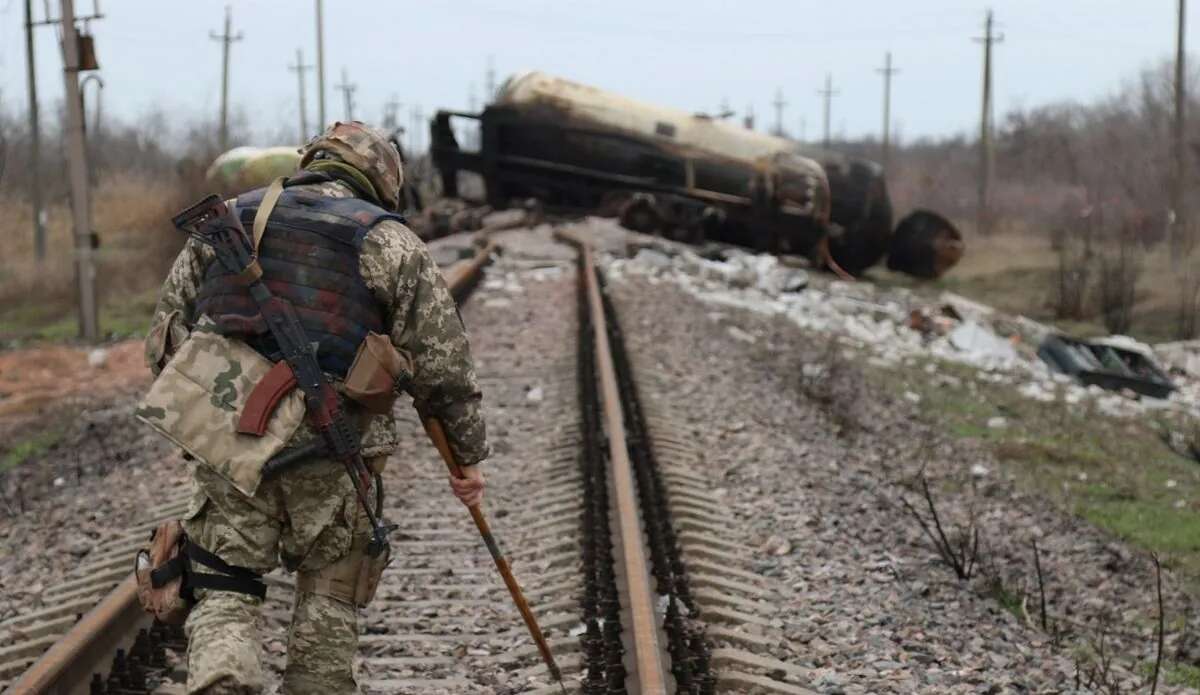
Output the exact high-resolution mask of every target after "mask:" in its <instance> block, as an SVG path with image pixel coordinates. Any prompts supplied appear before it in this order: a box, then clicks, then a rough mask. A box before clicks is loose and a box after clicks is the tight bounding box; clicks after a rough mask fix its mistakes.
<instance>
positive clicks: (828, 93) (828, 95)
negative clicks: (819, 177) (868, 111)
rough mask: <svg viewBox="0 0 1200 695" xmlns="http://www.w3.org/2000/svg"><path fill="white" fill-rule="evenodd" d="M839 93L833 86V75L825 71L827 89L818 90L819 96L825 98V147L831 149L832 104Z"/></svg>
mask: <svg viewBox="0 0 1200 695" xmlns="http://www.w3.org/2000/svg"><path fill="white" fill-rule="evenodd" d="M839 94H841V92H840V91H838V90H836V89H834V88H833V75H832V74H830V73H825V89H818V90H817V96H819V97H821V98H822V99H824V100H825V127H824V139H823V143H824V147H825V149H829V146H830V143H831V141H830V139H829V111H830V104H831V103H832V102H833V98H834V97H836V96H837V95H839Z"/></svg>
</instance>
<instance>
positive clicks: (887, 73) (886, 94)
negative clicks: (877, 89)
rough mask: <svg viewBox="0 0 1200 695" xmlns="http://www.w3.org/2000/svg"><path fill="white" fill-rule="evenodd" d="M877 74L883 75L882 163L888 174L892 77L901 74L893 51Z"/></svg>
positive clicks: (889, 53) (890, 148) (890, 145)
mask: <svg viewBox="0 0 1200 695" xmlns="http://www.w3.org/2000/svg"><path fill="white" fill-rule="evenodd" d="M877 72H879V73H880V74H881V75H883V157H882V161H881V162H880V163H881V164H883V171H884V173H885V174H886V173H887V170H888V161H889V160H890V159H891V155H892V75H895V74H896V73H898V72H900V69H899V68H893V67H892V52H891V51H888V52H887V55H886V57H885V58H884V60H883V67H882V68H878V69H877Z"/></svg>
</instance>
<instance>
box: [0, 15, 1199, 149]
mask: <svg viewBox="0 0 1200 695" xmlns="http://www.w3.org/2000/svg"><path fill="white" fill-rule="evenodd" d="M44 2H46V0H34V5H35V18H37V19H40V18H42V17H43V16H44V9H43V5H44ZM77 2H78V4H79V7H78V8H77V12H79V13H87V12H90V11H91V8H92V0H77ZM50 4H51V5H52V6H53V11H54V12H55V13H57V6H58V2H57V0H51V2H50ZM226 4H227V3H226V2H221V1H218V0H188V1H186V2H184V1H183V0H169V1H168V0H104V1H102V3H101V9H102V10H103V12H104V13H105V17H104V19H102V20H100V21H98V22H95V23H94V24H93V25H92V28H93V32H94V34H95V36H96V47H97V54H98V57H99V61H100V64H101V68H102V70H101V72H100V75H101V77H102V78H103V79H104V81H105V84H106V89H105V92H104V112H105V114H106V115H108V114H116V115H118V116H120V117H122V118H136V117H138V116H139V115H141V114H144V113H146V112H148V111H151V110H153V109H156V108H158V109H162V110H163V111H165V112H166V113H168V114H171V115H172V116H178V117H182V118H185V119H188V118H194V117H195V116H203V115H208V114H212V115H213V116H214V117H215V115H216V113H217V110H218V105H219V103H220V70H221V49H220V44H219V43H218V42H216V41H212V40H211V39H210V38H209V31H210V30H216V31H218V32H219V31H220V29H221V25H222V22H223V12H224V7H225V5H226ZM232 5H233V26H234V30H235V31H240V32H242V33H243V34H244V40H242V41H241V42H238V43H236V44H234V45H233V53H232V66H233V69H232V80H231V100H232V103H233V105H234V106H235V107H236V108H240V109H242V110H244V112H245V113H246V114H248V115H249V116H251V117H252V118H253V120H254V127H255V129H256V131H257V132H259V133H266V132H274V131H277V130H278V129H279V127H281V126H287V127H292V124H297V122H298V110H297V108H298V107H297V90H298V87H297V81H296V75H295V73H292V72H289V71H288V70H287V66H288V64H289V63H291V62H292V61H294V60H295V55H296V49H297V48H303V49H304V52H305V59H306V62H311V61H312V59H313V57H314V55H315V42H316V39H315V12H314V2H313V1H312V0H290V1H285V0H236V1H235V2H233V3H232ZM992 5H993V7H994V10H995V14H996V22H997V27H998V31H999V32H1002V33H1003V34H1004V42H1003V43H1002V44H999V45H998V46H997V47H996V53H995V71H996V77H995V89H996V113H997V115H998V116H999V115H1002V114H1003V113H1004V112H1005V111H1007V110H1009V109H1011V108H1015V107H1018V106H1026V107H1027V106H1033V105H1038V104H1042V103H1047V102H1052V101H1058V100H1064V99H1072V100H1081V101H1087V100H1091V99H1094V98H1098V97H1102V96H1105V95H1107V94H1110V93H1112V92H1114V91H1116V90H1117V89H1118V88H1119V87H1120V86H1121V84H1122V82H1124V81H1127V80H1129V79H1131V78H1133V77H1134V76H1135V75H1136V73H1137V72H1138V71H1139V70H1140V69H1142V68H1143V67H1146V66H1150V65H1153V64H1155V63H1158V62H1159V61H1162V60H1164V59H1168V58H1169V57H1170V56H1171V55H1173V51H1174V41H1175V12H1176V3H1175V0H996V1H995V2H994V3H992ZM986 8H987V4H986V3H983V2H976V1H975V0H911V1H910V2H904V3H900V2H895V1H894V0H857V1H856V0H833V1H830V0H824V1H822V2H815V1H812V0H738V1H736V2H724V1H721V0H604V1H599V0H577V1H575V2H571V1H570V0H444V1H437V0H422V1H420V2H412V1H409V2H403V1H400V0H396V1H388V2H383V1H375V2H365V1H362V2H350V1H348V0H327V2H326V3H325V53H326V58H325V61H326V104H327V106H326V109H327V115H328V118H329V119H333V118H341V117H343V116H344V108H343V101H342V93H341V92H338V91H335V89H334V85H336V84H338V83H339V82H340V80H341V72H342V69H343V68H345V69H346V70H347V72H348V74H349V77H350V81H351V82H353V83H355V84H357V86H358V90H357V92H356V93H355V100H356V104H357V105H356V110H355V115H356V117H358V118H360V119H363V120H368V121H379V120H380V119H381V118H382V113H383V104H384V103H385V102H387V101H388V100H390V99H392V98H395V99H397V100H399V101H401V102H403V103H404V104H405V106H404V109H405V114H404V115H405V117H406V118H407V117H408V113H407V111H408V108H409V106H410V105H412V104H419V105H420V106H421V107H422V108H423V109H424V111H425V112H426V114H428V113H431V112H432V111H433V110H435V109H437V108H445V107H452V108H459V109H462V108H466V107H467V106H468V104H469V99H470V95H471V93H472V92H471V88H472V85H473V86H474V93H475V94H476V95H480V96H481V95H482V92H483V88H484V83H485V72H486V70H487V64H488V57H489V56H493V57H494V60H495V66H496V71H497V73H498V76H499V77H498V79H503V77H505V76H507V75H508V74H510V73H512V72H515V71H518V70H525V69H539V70H545V71H547V72H551V73H554V74H558V75H561V76H564V77H568V78H571V79H575V80H578V81H582V82H586V83H590V84H594V85H597V86H600V87H604V88H607V89H611V90H616V91H619V92H623V93H625V94H628V95H630V96H634V97H637V98H641V99H646V100H652V101H656V102H660V103H662V104H668V105H672V106H676V107H680V108H684V109H687V110H690V111H708V112H714V111H716V110H717V108H718V107H719V105H720V104H721V102H722V100H723V99H728V102H729V104H730V105H731V106H732V108H733V109H735V110H736V111H738V113H739V116H740V115H741V113H742V112H743V111H744V110H745V109H746V107H747V105H753V108H754V111H755V113H756V114H758V117H759V124H760V126H770V125H771V124H773V123H774V111H773V109H772V107H771V101H773V99H774V95H775V91H776V89H777V88H780V89H782V90H783V95H784V99H785V100H786V101H787V103H788V105H787V107H786V110H785V112H784V125H785V127H786V128H787V129H788V130H789V131H791V132H793V133H795V132H797V131H799V130H800V128H801V119H804V120H805V121H806V135H807V137H808V138H809V139H817V138H819V137H820V130H821V103H820V98H819V97H818V96H817V93H816V92H817V90H818V89H819V88H820V87H821V86H822V85H823V82H824V79H825V74H826V72H829V73H831V74H832V76H833V80H834V88H835V89H837V90H839V92H840V93H839V95H838V96H837V97H836V98H835V99H834V101H833V117H832V123H833V131H834V133H835V134H839V133H840V134H842V135H844V136H848V137H857V136H861V135H867V134H877V133H878V132H879V129H880V127H881V103H882V84H883V83H882V78H881V77H880V75H879V74H877V73H876V69H877V68H878V67H880V66H881V65H882V63H883V58H884V53H885V52H886V51H889V50H890V51H891V52H892V54H893V59H894V61H895V65H896V66H897V67H899V68H900V70H901V72H900V74H899V75H897V76H896V78H895V82H894V91H893V111H892V113H893V117H894V123H895V124H896V126H897V128H898V129H899V130H900V131H901V132H902V134H903V136H904V137H905V138H906V139H907V138H912V137H917V136H923V135H933V136H941V135H951V134H954V133H959V132H972V131H973V129H974V128H975V127H976V125H975V124H976V123H977V122H978V118H979V95H980V74H981V64H982V51H981V48H980V45H979V44H978V43H975V42H973V41H972V40H971V38H972V37H974V36H978V35H980V34H981V33H982V26H983V19H984V13H985V10H986ZM1198 9H1200V8H1198ZM1195 14H1196V12H1193V13H1192V15H1193V17H1194V15H1195ZM1189 19H1191V18H1189ZM22 25H23V2H22V0H0V108H2V109H4V110H6V111H8V112H9V113H14V112H20V113H24V111H25V107H26V94H25V45H24V36H23V33H24V32H23V26H22ZM1189 25H1190V26H1191V27H1195V26H1196V24H1195V21H1189ZM36 36H37V71H38V73H37V74H38V81H39V89H40V96H41V101H42V103H43V105H44V106H43V108H45V109H46V110H45V111H44V112H43V113H44V114H46V118H53V117H54V116H53V114H54V113H55V111H54V110H52V109H49V108H47V107H48V106H49V105H51V104H52V103H53V102H55V101H57V100H59V99H61V93H62V71H61V58H60V54H59V50H58V44H57V38H56V37H57V31H56V30H55V29H51V28H48V27H43V28H40V29H37V30H36ZM1192 36H1194V34H1193V33H1192V32H1189V39H1188V40H1189V45H1192V44H1193V43H1194V42H1193V41H1192ZM308 89H309V92H308V94H309V111H310V113H311V115H310V122H314V123H315V121H316V105H315V104H316V100H315V90H316V78H315V74H314V73H311V72H310V73H309V74H308ZM296 129H298V125H297V126H296ZM264 144H265V143H264Z"/></svg>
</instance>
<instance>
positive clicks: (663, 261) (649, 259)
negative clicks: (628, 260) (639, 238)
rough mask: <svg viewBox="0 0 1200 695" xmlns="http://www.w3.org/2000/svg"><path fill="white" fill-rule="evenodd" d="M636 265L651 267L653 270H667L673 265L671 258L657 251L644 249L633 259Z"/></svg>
mask: <svg viewBox="0 0 1200 695" xmlns="http://www.w3.org/2000/svg"><path fill="white" fill-rule="evenodd" d="M633 261H634V262H635V263H640V264H642V265H646V266H649V267H651V268H666V267H667V266H669V265H671V257H670V256H668V255H667V254H665V253H663V252H662V251H659V250H657V249H651V248H644V249H641V250H640V251H638V252H637V255H636V256H634V257H633Z"/></svg>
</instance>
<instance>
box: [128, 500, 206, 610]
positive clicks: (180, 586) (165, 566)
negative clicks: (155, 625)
mask: <svg viewBox="0 0 1200 695" xmlns="http://www.w3.org/2000/svg"><path fill="white" fill-rule="evenodd" d="M186 541H187V536H186V535H185V534H184V532H183V526H182V525H181V524H180V523H179V522H178V521H174V520H172V521H165V522H163V523H161V524H159V525H158V528H156V529H154V531H152V532H151V534H150V542H149V543H148V544H147V546H146V547H144V548H142V549H141V550H139V551H138V553H137V559H136V561H135V564H134V575H135V576H136V577H137V596H138V603H140V604H142V610H144V611H146V612H147V613H150V614H152V615H153V616H154V617H155V619H157V620H158V621H159V622H162V623H166V624H167V625H182V624H183V622H184V621H185V620H187V616H188V613H189V612H191V610H192V601H191V600H190V599H189V598H187V597H186V596H185V593H186V589H185V588H184V581H183V580H184V574H185V570H186V563H187V560H186V558H185V557H184V554H183V547H184V543H185V542H186Z"/></svg>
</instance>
